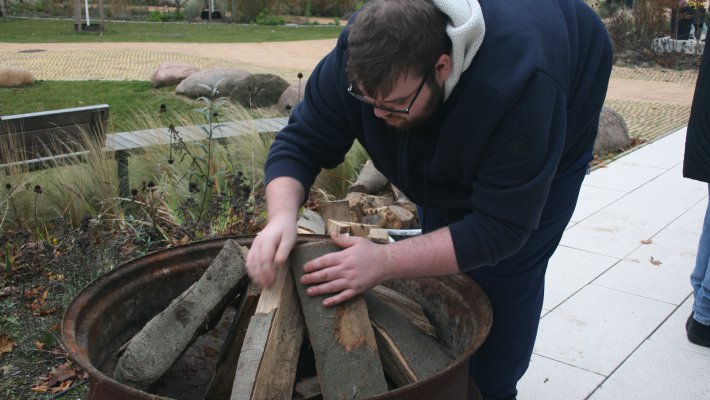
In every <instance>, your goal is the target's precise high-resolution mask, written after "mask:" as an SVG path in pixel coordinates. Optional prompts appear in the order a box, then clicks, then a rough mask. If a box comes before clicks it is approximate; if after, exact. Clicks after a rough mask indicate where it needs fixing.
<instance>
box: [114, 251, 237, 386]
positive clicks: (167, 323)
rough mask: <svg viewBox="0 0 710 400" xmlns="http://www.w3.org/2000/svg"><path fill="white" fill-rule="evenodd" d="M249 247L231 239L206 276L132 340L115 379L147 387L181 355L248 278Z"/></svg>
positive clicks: (120, 361)
mask: <svg viewBox="0 0 710 400" xmlns="http://www.w3.org/2000/svg"><path fill="white" fill-rule="evenodd" d="M245 255H246V249H245V248H243V247H241V246H239V244H237V242H235V241H233V240H228V241H227V242H226V243H225V245H224V247H223V248H222V250H221V251H220V252H219V254H218V255H217V257H216V258H215V259H214V261H212V263H211V264H210V266H209V268H207V270H206V271H205V272H204V274H203V275H202V277H200V279H199V280H198V281H197V282H196V283H195V284H193V285H192V286H190V288H188V289H187V290H186V291H185V292H183V293H182V294H181V295H180V296H178V297H177V298H176V299H175V300H173V301H172V302H171V303H170V305H169V306H168V307H167V308H166V309H165V310H163V311H162V312H161V313H159V314H158V315H156V316H155V317H153V318H152V319H151V320H150V321H149V322H148V323H147V324H146V325H145V327H144V328H143V329H142V330H141V331H140V332H138V333H137V334H136V335H135V336H134V337H133V339H131V341H130V342H129V343H128V346H127V347H126V350H125V352H124V353H123V355H122V356H121V358H120V359H119V360H118V363H117V365H116V369H115V370H114V374H113V376H114V379H116V380H117V381H119V382H121V383H124V384H127V385H130V386H133V387H136V388H139V389H147V388H148V387H149V386H150V385H151V384H153V383H154V382H155V381H157V380H158V379H159V378H160V377H161V376H162V375H163V374H164V373H165V372H166V371H167V370H168V369H169V368H170V366H171V365H172V364H173V363H174V362H175V360H177V359H178V357H180V354H182V352H183V351H184V350H185V349H186V348H187V347H188V346H189V345H190V343H191V342H192V341H193V340H194V338H195V337H196V335H195V334H196V332H197V331H198V329H199V328H200V326H201V325H204V324H205V323H206V322H207V321H208V320H209V319H210V313H211V312H212V311H213V310H214V309H215V308H217V307H218V306H219V305H220V304H226V302H225V301H224V300H225V298H226V297H228V295H229V294H230V293H234V292H235V291H236V289H237V288H238V287H239V286H240V284H241V283H243V282H245V280H246V269H245V267H244V256H245Z"/></svg>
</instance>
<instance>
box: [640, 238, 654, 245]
mask: <svg viewBox="0 0 710 400" xmlns="http://www.w3.org/2000/svg"><path fill="white" fill-rule="evenodd" d="M651 243H653V240H652V239H646V240H642V241H641V244H651Z"/></svg>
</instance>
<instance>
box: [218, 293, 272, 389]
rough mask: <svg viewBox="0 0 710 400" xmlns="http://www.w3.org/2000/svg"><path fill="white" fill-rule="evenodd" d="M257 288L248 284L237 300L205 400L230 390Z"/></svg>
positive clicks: (257, 298)
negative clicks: (235, 309)
mask: <svg viewBox="0 0 710 400" xmlns="http://www.w3.org/2000/svg"><path fill="white" fill-rule="evenodd" d="M259 294H260V292H259V290H258V289H257V288H256V286H254V285H253V284H251V283H250V284H249V285H248V286H247V288H246V290H245V291H244V292H243V293H242V295H241V298H240V300H239V309H238V310H237V315H236V316H235V317H234V320H233V321H232V325H231V327H230V328H229V331H228V332H227V337H226V338H225V340H224V344H223V345H222V349H221V351H220V355H219V359H218V360H217V367H216V368H215V373H214V375H213V376H212V381H211V382H210V386H209V388H208V389H207V394H206V395H205V399H206V400H222V399H227V398H229V396H230V393H231V392H232V385H233V383H234V373H235V371H236V370H237V362H238V361H239V353H240V351H241V349H242V344H243V343H244V338H245V337H246V333H247V328H248V327H249V321H250V320H251V317H252V316H253V315H254V311H255V310H256V305H257V303H258V301H259Z"/></svg>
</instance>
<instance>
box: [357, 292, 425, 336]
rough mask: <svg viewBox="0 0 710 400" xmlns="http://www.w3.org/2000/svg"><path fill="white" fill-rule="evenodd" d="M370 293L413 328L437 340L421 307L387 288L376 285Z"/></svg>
mask: <svg viewBox="0 0 710 400" xmlns="http://www.w3.org/2000/svg"><path fill="white" fill-rule="evenodd" d="M370 293H372V294H374V295H375V296H377V297H378V298H379V299H380V300H382V301H384V302H385V303H387V304H388V305H389V306H390V307H392V308H393V309H395V310H396V311H397V312H399V313H400V314H402V315H404V316H405V317H407V319H408V320H409V321H411V322H412V323H413V324H414V326H416V327H417V328H419V329H420V330H421V331H422V332H424V333H426V334H427V335H429V336H431V337H433V338H437V335H436V329H434V327H433V326H432V325H431V322H430V321H429V318H427V316H426V315H425V314H424V309H423V308H422V306H421V305H420V304H419V303H417V302H416V301H414V300H412V299H411V298H409V297H407V296H405V295H403V294H402V293H400V292H398V291H396V290H394V289H390V288H388V287H387V286H383V285H378V286H375V287H374V288H372V289H371V290H370Z"/></svg>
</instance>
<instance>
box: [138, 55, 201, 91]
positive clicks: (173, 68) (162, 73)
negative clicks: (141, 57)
mask: <svg viewBox="0 0 710 400" xmlns="http://www.w3.org/2000/svg"><path fill="white" fill-rule="evenodd" d="M199 70H200V68H199V67H197V66H195V65H192V64H188V63H185V62H181V61H167V62H164V63H162V64H160V66H159V67H158V69H157V70H155V72H153V76H152V77H151V78H150V84H151V85H153V87H154V88H160V87H164V86H173V85H177V84H178V83H180V82H182V80H183V79H185V78H187V77H188V76H190V75H192V74H194V73H195V72H198V71H199Z"/></svg>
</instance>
